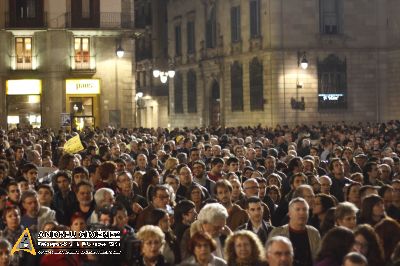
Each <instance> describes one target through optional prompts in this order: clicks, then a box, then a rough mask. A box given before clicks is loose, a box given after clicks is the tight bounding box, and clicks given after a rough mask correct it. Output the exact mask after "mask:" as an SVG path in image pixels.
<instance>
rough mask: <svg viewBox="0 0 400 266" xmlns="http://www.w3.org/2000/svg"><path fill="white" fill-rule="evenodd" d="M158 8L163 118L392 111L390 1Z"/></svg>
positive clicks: (394, 58)
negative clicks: (163, 14) (165, 86)
mask: <svg viewBox="0 0 400 266" xmlns="http://www.w3.org/2000/svg"><path fill="white" fill-rule="evenodd" d="M167 10H168V12H167V16H168V23H167V24H168V54H169V57H170V58H171V59H172V60H173V62H174V64H175V70H176V74H175V77H174V78H173V80H171V81H170V82H169V110H170V113H169V121H170V124H171V127H176V126H178V127H183V126H189V127H193V126H208V125H225V126H239V125H257V124H262V125H276V124H277V123H280V124H284V123H287V124H296V123H307V124H312V123H316V122H317V121H322V122H333V121H348V122H351V121H385V120H389V119H394V118H398V117H399V114H400V108H399V105H398V104H397V101H398V99H400V98H399V96H400V88H399V85H398V84H399V80H400V75H399V74H398V72H399V70H400V46H399V38H400V33H399V32H400V31H399V30H400V19H399V16H398V15H397V13H398V11H400V2H399V1H380V0H355V1H345V0H301V1H292V0H191V1H187V0H169V1H168V8H167ZM156 37H157V36H154V35H153V38H156ZM305 62H308V68H306V69H303V68H302V63H305Z"/></svg>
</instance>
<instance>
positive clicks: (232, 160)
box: [226, 157, 239, 173]
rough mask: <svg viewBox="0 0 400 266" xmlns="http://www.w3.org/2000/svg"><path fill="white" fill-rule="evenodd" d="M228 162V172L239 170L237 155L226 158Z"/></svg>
mask: <svg viewBox="0 0 400 266" xmlns="http://www.w3.org/2000/svg"><path fill="white" fill-rule="evenodd" d="M226 164H227V166H228V172H234V173H235V172H237V171H238V170H239V159H238V158H236V157H229V158H228V160H226Z"/></svg>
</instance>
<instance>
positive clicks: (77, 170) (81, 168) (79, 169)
mask: <svg viewBox="0 0 400 266" xmlns="http://www.w3.org/2000/svg"><path fill="white" fill-rule="evenodd" d="M76 174H86V175H87V176H88V177H89V171H88V170H87V169H86V167H84V166H78V167H75V168H74V170H73V171H72V176H74V175H76Z"/></svg>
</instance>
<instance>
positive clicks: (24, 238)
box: [11, 228, 36, 255]
mask: <svg viewBox="0 0 400 266" xmlns="http://www.w3.org/2000/svg"><path fill="white" fill-rule="evenodd" d="M20 250H22V251H25V252H28V253H31V254H32V255H36V251H35V248H34V247H33V244H32V238H31V234H30V233H29V229H28V228H25V230H24V231H23V232H22V234H21V236H20V237H19V238H18V241H17V242H16V243H15V244H14V247H13V248H12V250H11V255H12V254H14V253H15V252H16V251H20Z"/></svg>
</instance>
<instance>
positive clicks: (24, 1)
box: [16, 0, 38, 19]
mask: <svg viewBox="0 0 400 266" xmlns="http://www.w3.org/2000/svg"><path fill="white" fill-rule="evenodd" d="M36 1H37V0H19V1H16V10H17V16H18V19H27V18H29V19H32V18H36V5H37V4H38V3H36Z"/></svg>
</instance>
